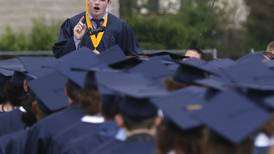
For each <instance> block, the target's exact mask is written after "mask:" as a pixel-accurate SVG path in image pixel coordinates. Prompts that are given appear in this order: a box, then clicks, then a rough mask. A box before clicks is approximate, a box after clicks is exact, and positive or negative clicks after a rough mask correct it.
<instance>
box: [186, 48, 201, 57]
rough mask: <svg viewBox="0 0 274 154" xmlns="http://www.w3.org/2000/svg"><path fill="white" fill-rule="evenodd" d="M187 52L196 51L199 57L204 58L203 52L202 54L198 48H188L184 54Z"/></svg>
mask: <svg viewBox="0 0 274 154" xmlns="http://www.w3.org/2000/svg"><path fill="white" fill-rule="evenodd" d="M188 50H192V51H196V52H197V53H198V54H200V55H201V57H204V52H203V51H202V50H201V49H200V48H196V47H190V48H187V49H186V52H187V51H188Z"/></svg>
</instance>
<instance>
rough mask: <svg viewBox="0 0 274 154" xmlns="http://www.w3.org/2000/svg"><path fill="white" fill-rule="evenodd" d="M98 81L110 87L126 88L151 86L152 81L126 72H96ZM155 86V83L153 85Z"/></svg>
mask: <svg viewBox="0 0 274 154" xmlns="http://www.w3.org/2000/svg"><path fill="white" fill-rule="evenodd" d="M95 74H96V79H97V81H98V82H99V83H100V84H103V85H106V86H107V87H109V86H116V85H118V86H119V87H125V88H127V87H128V85H131V86H136V87H137V86H139V85H140V86H142V85H151V84H152V81H151V80H149V79H147V78H145V77H144V76H143V75H142V74H137V73H126V72H100V71H99V72H96V73H95ZM153 84H154V83H153Z"/></svg>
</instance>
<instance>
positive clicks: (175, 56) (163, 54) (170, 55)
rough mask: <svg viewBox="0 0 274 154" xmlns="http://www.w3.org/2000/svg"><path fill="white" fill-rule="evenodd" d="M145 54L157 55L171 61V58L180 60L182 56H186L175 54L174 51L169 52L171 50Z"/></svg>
mask: <svg viewBox="0 0 274 154" xmlns="http://www.w3.org/2000/svg"><path fill="white" fill-rule="evenodd" d="M146 56H149V57H159V58H162V59H163V60H168V61H173V60H182V59H183V58H188V57H186V56H183V54H182V55H180V54H176V53H171V52H166V51H162V52H156V53H151V54H146Z"/></svg>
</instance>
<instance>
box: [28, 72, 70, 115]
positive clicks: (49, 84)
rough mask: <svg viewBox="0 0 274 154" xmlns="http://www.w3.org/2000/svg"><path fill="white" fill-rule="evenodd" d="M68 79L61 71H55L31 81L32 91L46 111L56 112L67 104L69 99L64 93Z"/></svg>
mask: <svg viewBox="0 0 274 154" xmlns="http://www.w3.org/2000/svg"><path fill="white" fill-rule="evenodd" d="M66 80H67V79H66V77H64V76H63V75H62V74H61V73H59V72H56V71H54V72H52V73H50V74H48V75H45V76H43V77H40V78H38V79H36V80H32V81H30V83H29V87H30V91H31V92H30V93H31V94H32V95H34V97H35V98H36V99H37V100H38V103H39V105H40V106H41V108H42V110H43V111H44V112H46V113H52V112H56V111H59V110H61V109H63V108H64V107H65V106H67V104H68V99H67V97H66V96H65V95H64V87H65V83H66Z"/></svg>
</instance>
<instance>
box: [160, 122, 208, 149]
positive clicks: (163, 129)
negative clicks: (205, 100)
mask: <svg viewBox="0 0 274 154" xmlns="http://www.w3.org/2000/svg"><path fill="white" fill-rule="evenodd" d="M206 139H207V129H206V128H203V127H200V128H195V129H191V130H182V129H180V128H179V127H177V125H176V124H174V123H173V122H171V121H169V120H167V119H165V120H164V121H162V123H161V125H160V126H159V128H158V130H157V136H156V141H157V152H156V154H166V153H168V152H169V151H171V150H176V152H177V153H180V154H188V153H191V154H203V153H204V149H205V147H204V146H205V143H206Z"/></svg>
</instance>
